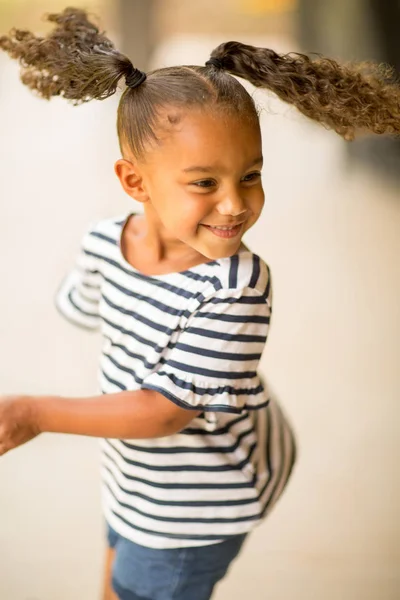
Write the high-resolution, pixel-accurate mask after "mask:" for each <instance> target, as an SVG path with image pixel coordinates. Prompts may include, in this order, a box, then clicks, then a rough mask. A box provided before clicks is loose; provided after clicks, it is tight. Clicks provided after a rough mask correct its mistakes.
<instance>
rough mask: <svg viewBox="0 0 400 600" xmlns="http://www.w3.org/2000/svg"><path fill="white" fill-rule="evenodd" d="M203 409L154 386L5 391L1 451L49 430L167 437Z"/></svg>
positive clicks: (0, 406) (1, 403) (1, 405)
mask: <svg viewBox="0 0 400 600" xmlns="http://www.w3.org/2000/svg"><path fill="white" fill-rule="evenodd" d="M200 412H201V411H196V410H187V409H183V408H180V407H179V406H177V405H176V404H174V403H173V402H171V401H170V400H168V399H167V398H165V397H164V396H163V395H162V394H160V393H158V392H156V391H153V390H137V391H134V392H119V393H117V394H106V395H102V396H95V397H92V398H61V397H57V396H42V397H40V396H39V397H34V396H15V397H5V398H2V399H0V455H1V454H4V453H5V452H7V451H8V450H11V449H12V448H15V447H17V446H19V445H21V444H24V443H25V442H27V441H29V440H30V439H32V438H33V437H35V436H37V435H39V434H40V433H45V432H51V433H72V434H76V435H87V436H94V437H110V438H128V439H129V438H153V437H163V436H167V435H172V434H173V433H177V432H178V431H180V430H181V429H183V428H184V427H185V426H186V425H187V424H188V423H189V422H190V421H191V420H192V419H193V418H195V417H197V416H198V415H199V414H200Z"/></svg>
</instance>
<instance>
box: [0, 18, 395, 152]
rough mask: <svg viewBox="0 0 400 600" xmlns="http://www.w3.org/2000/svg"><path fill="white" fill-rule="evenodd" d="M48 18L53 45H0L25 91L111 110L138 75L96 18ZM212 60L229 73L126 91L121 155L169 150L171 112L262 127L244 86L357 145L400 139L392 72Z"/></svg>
mask: <svg viewBox="0 0 400 600" xmlns="http://www.w3.org/2000/svg"><path fill="white" fill-rule="evenodd" d="M46 18H47V20H48V21H50V22H52V23H54V24H55V29H54V30H53V31H52V32H51V33H49V34H48V35H47V37H44V38H42V37H38V36H35V35H34V34H33V33H31V32H29V31H22V30H17V29H13V30H12V31H11V32H10V33H9V35H8V36H3V37H0V48H2V49H3V50H4V51H6V52H7V53H8V54H9V55H10V56H11V57H12V58H15V59H17V60H19V62H20V64H21V67H22V71H21V79H22V82H23V83H24V84H25V85H27V86H28V87H29V88H30V89H32V90H34V91H36V92H37V93H38V94H39V95H40V96H41V97H43V98H46V99H50V98H51V97H52V96H62V97H64V98H66V99H67V100H69V101H71V102H73V103H74V104H80V103H82V102H88V101H89V100H92V99H97V100H104V99H105V98H108V97H109V96H111V95H112V94H114V93H115V92H116V91H117V88H118V83H119V81H120V79H121V78H122V77H125V78H126V77H129V76H131V75H132V73H133V72H134V71H136V69H135V67H134V66H133V64H132V62H131V61H130V60H129V58H127V57H126V56H124V55H123V54H121V53H120V52H119V51H118V50H116V49H115V47H114V45H113V43H112V42H111V41H110V40H109V39H108V38H107V37H106V36H105V34H104V33H101V32H100V31H99V29H98V27H97V26H96V25H94V24H93V23H91V22H90V21H89V19H88V15H87V12H86V11H84V10H81V9H77V8H66V9H65V10H64V11H63V12H62V13H59V14H48V15H46ZM211 57H212V58H215V59H218V61H219V63H218V62H217V65H218V64H219V65H220V66H222V69H220V68H218V66H215V65H208V66H204V67H201V66H176V67H167V68H163V69H156V70H154V71H151V72H150V73H148V74H147V78H146V80H145V81H144V82H143V83H141V84H140V85H139V86H138V87H135V88H133V89H131V88H127V89H126V90H125V91H124V93H123V95H122V97H121V100H120V104H119V108H118V120H117V128H118V136H119V140H120V145H121V149H122V146H124V145H125V144H128V146H129V148H130V150H131V151H132V153H133V155H134V156H135V157H136V158H138V159H140V158H143V157H144V155H145V152H146V149H147V148H148V146H149V145H151V144H152V143H160V138H159V137H158V135H157V133H158V129H159V128H160V126H161V125H162V124H161V121H162V120H163V119H162V117H163V116H164V117H165V116H166V119H164V120H163V122H164V124H165V125H167V123H166V121H168V124H170V125H171V126H173V125H174V122H175V123H176V120H177V119H178V120H179V115H177V114H176V110H175V114H174V113H173V111H172V112H171V113H170V114H168V110H167V109H168V108H173V109H182V110H187V109H188V108H192V107H193V108H194V107H196V108H201V109H203V110H213V111H214V110H220V111H223V112H225V113H229V114H235V115H238V116H239V117H240V118H241V119H249V120H250V121H253V122H257V123H258V113H257V108H256V106H255V104H254V101H253V99H252V97H251V96H250V94H249V93H248V92H247V90H246V88H245V87H244V86H243V85H242V84H241V83H240V82H239V81H238V80H237V79H236V77H240V78H242V79H245V80H247V81H249V82H250V83H252V84H253V85H254V86H256V87H259V88H264V89H266V90H269V91H272V92H273V93H274V94H276V95H277V96H278V97H279V98H280V99H281V100H283V101H284V102H286V103H289V104H291V105H293V106H295V107H296V108H297V109H298V110H299V111H300V112H301V113H302V114H303V115H305V116H306V117H308V118H310V119H312V120H314V121H316V122H318V123H320V124H322V125H323V126H324V127H326V128H328V129H333V130H334V131H336V132H337V133H338V134H339V135H341V136H342V137H344V138H345V139H347V140H351V139H353V138H354V137H355V135H356V133H357V131H362V130H364V131H365V130H366V131H370V132H373V133H376V134H395V135H397V134H399V133H400V87H399V85H398V82H397V81H396V80H395V77H394V71H393V69H391V68H390V67H389V66H388V65H382V64H381V65H378V64H375V63H368V62H364V63H359V64H351V63H349V64H339V63H338V62H336V61H335V60H333V59H330V58H326V57H323V56H320V55H316V58H313V59H312V58H310V57H309V56H307V55H305V54H300V53H293V52H291V53H288V54H277V53H276V52H274V51H273V50H270V49H268V48H258V47H255V46H250V45H248V44H242V43H240V42H234V41H231V42H226V43H223V44H220V45H219V46H218V47H217V48H216V49H215V50H213V52H212V53H211ZM232 75H233V76H234V77H232ZM166 111H167V112H166ZM165 125H164V126H165Z"/></svg>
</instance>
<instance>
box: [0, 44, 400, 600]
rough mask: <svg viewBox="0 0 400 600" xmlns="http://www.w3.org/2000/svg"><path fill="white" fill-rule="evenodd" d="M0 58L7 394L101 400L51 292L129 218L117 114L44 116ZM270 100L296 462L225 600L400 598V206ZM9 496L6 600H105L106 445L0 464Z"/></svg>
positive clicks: (89, 364)
mask: <svg viewBox="0 0 400 600" xmlns="http://www.w3.org/2000/svg"><path fill="white" fill-rule="evenodd" d="M219 41H220V40H219V39H213V38H208V39H207V38H197V39H194V40H193V39H189V38H187V39H185V38H178V39H177V40H175V41H174V40H170V41H169V42H168V43H166V44H165V46H164V47H163V48H159V52H158V54H157V56H156V57H155V58H154V62H155V64H156V65H167V64H174V63H181V62H185V63H187V62H189V61H192V62H194V63H198V64H202V62H204V61H205V60H206V59H207V58H208V55H209V52H210V51H211V49H212V48H213V47H214V46H215V45H217V44H218V43H219ZM243 41H246V40H243ZM249 41H250V40H249ZM251 41H254V42H255V43H260V45H261V44H262V45H270V46H272V47H275V48H277V49H283V50H286V49H293V47H290V48H288V47H287V44H285V42H284V41H282V40H275V41H274V40H271V39H268V40H263V39H259V40H251ZM0 59H1V61H2V62H0V90H1V94H0V107H1V110H0V131H1V133H2V136H1V143H0V158H1V166H2V176H1V178H0V281H1V291H2V293H1V294H0V315H1V317H0V342H1V343H0V391H1V392H2V393H8V392H13V393H16V392H22V393H31V394H50V393H58V394H64V395H67V394H69V395H80V394H89V393H91V392H92V391H93V390H94V389H95V374H96V350H97V347H98V340H97V339H96V337H94V336H91V335H90V334H85V333H83V332H81V331H79V330H75V329H74V328H72V327H71V326H69V325H68V324H66V323H64V322H63V321H62V320H61V319H60V318H59V317H58V316H57V315H56V313H55V310H54V309H53V306H52V296H53V292H54V290H55V288H56V287H57V285H58V283H59V281H60V278H61V277H62V275H63V273H64V271H65V270H66V269H67V268H68V266H69V264H70V263H71V260H72V258H73V254H74V252H75V250H76V248H77V245H78V243H79V240H80V237H81V234H82V232H83V231H84V229H85V227H86V226H87V224H88V223H89V222H90V221H92V220H94V219H96V218H99V217H102V216H108V215H113V214H118V213H120V212H124V211H127V210H128V209H129V208H130V204H129V199H128V197H125V196H124V195H123V192H122V191H121V190H120V188H119V187H118V182H117V181H116V178H115V176H114V174H113V169H112V165H113V161H114V159H116V158H118V149H117V142H116V139H115V131H114V122H115V108H116V100H115V99H110V100H108V101H107V102H100V103H97V104H92V105H87V106H82V107H79V108H74V107H70V106H68V105H65V104H64V103H62V101H61V100H55V101H52V102H50V103H46V102H44V101H40V100H37V99H36V98H34V97H32V96H31V95H30V94H29V93H28V92H27V91H26V90H24V89H22V87H21V86H20V85H19V83H18V78H17V72H16V69H15V66H14V65H12V64H11V63H9V62H8V61H4V59H3V58H2V57H0ZM257 98H258V99H259V101H260V102H262V104H263V105H264V106H266V107H267V110H266V111H264V112H263V116H262V126H263V133H264V154H265V157H266V166H265V171H264V185H265V190H266V197H267V202H266V207H265V211H264V214H263V216H262V218H261V220H260V221H259V223H258V224H257V225H256V226H255V228H254V230H252V232H251V233H250V234H249V235H248V237H247V240H246V241H247V243H248V244H249V245H250V246H251V247H252V248H253V249H254V250H255V251H257V252H259V253H260V254H261V255H262V256H263V257H264V258H265V259H266V260H267V261H268V262H269V263H270V265H271V268H272V273H273V278H274V289H275V307H274V319H273V326H272V329H271V335H270V339H269V343H268V346H267V350H266V352H265V354H264V357H263V368H264V369H265V371H266V373H267V374H268V375H269V378H270V381H271V383H272V385H273V386H274V387H275V389H276V391H277V393H278V394H279V396H280V398H281V401H282V403H283V405H284V407H285V408H286V411H287V412H288V413H289V415H290V417H291V419H292V421H293V422H294V425H295V428H296V431H297V435H298V438H299V445H300V456H299V462H298V465H297V469H296V471H295V474H294V476H293V479H292V482H291V484H290V487H289V488H288V490H287V493H286V494H285V496H284V497H283V499H282V500H281V502H280V504H279V505H278V506H277V507H276V508H275V511H274V512H273V514H272V515H271V516H270V518H269V519H268V520H267V521H266V522H265V523H264V524H263V525H262V526H261V527H260V528H259V529H258V530H257V531H256V532H255V533H254V535H253V536H252V538H251V539H250V540H249V543H248V545H247V547H246V548H245V551H244V553H243V555H242V557H241V558H240V559H239V560H238V562H237V564H236V565H235V567H234V568H233V569H232V572H231V574H230V576H229V577H228V579H227V580H226V582H225V583H224V584H223V585H221V587H220V589H219V591H218V592H217V594H216V600H223V599H226V598H229V599H230V600H242V599H243V598H249V599H250V598H251V599H252V600H291V599H294V598H296V600H320V599H321V598H324V599H325V600H359V599H363V600H394V599H395V598H397V597H398V590H399V586H400V577H399V553H400V552H399V530H400V526H399V511H398V505H399V499H400V493H399V492H400V481H399V474H398V468H397V462H398V456H399V451H398V436H399V418H398V417H399V414H398V413H399V409H398V399H399V396H400V394H399V392H400V380H399V379H400V378H399V339H400V308H399V301H398V298H399V293H400V277H399V275H400V272H399V271H400V267H399V257H400V236H399V231H400V198H399V195H400V194H399V190H398V189H395V188H394V187H391V186H390V185H389V184H387V183H385V182H382V181H379V180H377V179H375V178H374V176H373V174H372V173H365V172H359V173H353V174H352V173H349V172H348V171H347V168H346V164H345V162H344V157H345V153H344V142H342V141H341V140H340V139H339V138H337V137H336V136H335V134H333V133H331V132H327V131H325V130H324V129H322V128H320V127H318V126H316V125H314V124H312V123H309V122H306V121H305V120H304V119H302V118H300V117H299V116H298V115H296V114H295V113H293V112H292V111H291V110H288V109H287V107H283V106H282V105H281V104H280V103H279V102H277V101H276V100H273V99H269V100H268V98H267V97H266V95H264V94H263V93H260V92H257ZM0 486H1V487H0V489H1V492H0V598H1V600H3V599H4V600H28V599H30V600H34V599H35V600H76V599H77V598H79V599H82V600H96V598H98V595H97V593H98V587H99V580H100V577H99V570H100V568H101V560H102V521H101V515H100V507H99V494H98V476H97V442H96V441H95V440H87V439H80V438H73V437H67V436H59V437H55V436H51V435H47V436H43V437H42V438H39V439H37V440H35V441H34V442H32V443H30V444H29V445H27V446H25V447H22V448H20V449H18V450H17V451H15V452H14V453H11V454H9V455H7V456H6V457H4V458H3V459H0Z"/></svg>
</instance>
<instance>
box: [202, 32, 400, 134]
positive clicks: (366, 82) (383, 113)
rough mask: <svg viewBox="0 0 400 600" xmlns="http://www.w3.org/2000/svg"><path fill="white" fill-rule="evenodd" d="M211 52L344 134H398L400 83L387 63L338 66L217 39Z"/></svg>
mask: <svg viewBox="0 0 400 600" xmlns="http://www.w3.org/2000/svg"><path fill="white" fill-rule="evenodd" d="M211 57H212V58H214V59H218V60H219V62H220V64H221V65H222V68H223V70H224V71H227V72H229V73H231V74H232V75H236V76H238V77H241V78H243V79H246V80H247V81H250V82H251V83H252V84H253V85H254V86H256V87H261V88H266V89H268V90H271V91H272V92H274V93H275V94H276V95H277V96H278V97H279V98H280V99H281V100H283V101H284V102H288V103H289V104H292V105H293V106H295V107H296V108H297V109H298V110H299V111H300V112H301V113H303V115H305V116H306V117H309V118H310V119H313V120H314V121H317V122H319V123H321V124H322V125H324V126H325V127H327V128H329V129H333V130H335V131H336V132H337V133H338V134H340V135H341V136H343V137H344V138H345V139H353V138H354V136H355V133H356V131H360V130H368V131H371V132H373V133H378V134H382V133H387V134H399V133H400V86H399V85H398V82H396V81H395V80H394V70H393V69H392V68H391V67H389V66H388V65H382V64H380V65H379V64H374V63H368V62H363V63H359V64H346V65H341V64H339V63H337V62H336V61H335V60H332V59H330V58H326V57H323V56H319V55H317V58H313V59H311V58H309V57H308V56H306V55H305V54H299V53H294V52H291V53H289V54H277V53H276V52H274V51H273V50H269V49H268V48H257V47H255V46H249V45H247V44H242V43H240V42H226V43H224V44H220V45H219V46H218V47H217V48H216V49H215V50H214V51H213V52H212V53H211Z"/></svg>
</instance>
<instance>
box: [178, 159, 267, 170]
mask: <svg viewBox="0 0 400 600" xmlns="http://www.w3.org/2000/svg"><path fill="white" fill-rule="evenodd" d="M262 162H263V157H262V156H258V157H257V158H256V159H255V160H253V162H252V163H251V164H250V165H249V166H248V167H247V168H248V169H250V168H251V167H254V165H258V164H259V163H262ZM192 171H201V172H202V173H210V172H211V171H215V167H213V166H212V165H210V166H204V165H203V166H202V165H195V166H193V167H187V168H186V169H182V172H183V173H191V172H192Z"/></svg>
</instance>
